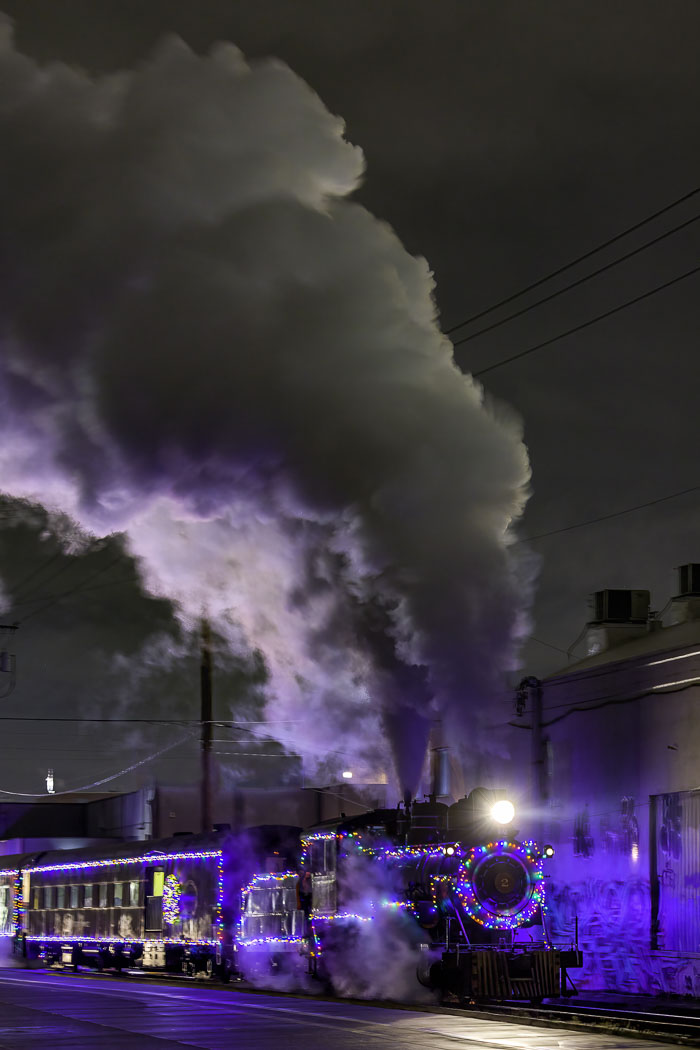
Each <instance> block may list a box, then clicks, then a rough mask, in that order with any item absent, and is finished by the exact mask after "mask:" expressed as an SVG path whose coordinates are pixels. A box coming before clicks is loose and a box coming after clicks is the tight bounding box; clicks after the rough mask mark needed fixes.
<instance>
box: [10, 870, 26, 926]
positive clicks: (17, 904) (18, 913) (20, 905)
mask: <svg viewBox="0 0 700 1050" xmlns="http://www.w3.org/2000/svg"><path fill="white" fill-rule="evenodd" d="M23 919H24V900H23V897H22V872H21V871H20V870H18V871H17V873H16V874H15V898H14V906H13V911H12V926H13V929H14V931H15V935H17V934H20V933H21V932H22V926H23V924H24V923H23Z"/></svg>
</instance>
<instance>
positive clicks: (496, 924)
mask: <svg viewBox="0 0 700 1050" xmlns="http://www.w3.org/2000/svg"><path fill="white" fill-rule="evenodd" d="M490 857H513V858H514V859H515V860H517V861H518V862H519V863H520V865H521V866H522V868H523V869H524V871H525V874H526V876H527V891H526V896H525V899H524V900H523V901H522V903H521V904H519V905H518V908H517V911H514V910H513V909H509V910H504V911H503V912H501V913H500V914H494V913H493V912H491V911H489V910H488V909H487V908H486V907H485V906H484V904H483V903H482V902H481V901H480V900H479V898H478V897H477V895H476V891H475V889H474V877H475V875H476V873H477V870H478V868H479V865H480V864H481V863H482V862H483V861H484V860H486V859H487V858H490ZM455 889H456V891H457V895H458V897H459V899H460V901H461V903H462V905H463V907H464V909H465V911H466V912H467V914H468V915H469V917H470V918H471V919H473V920H474V921H475V922H478V923H479V924H480V925H481V926H484V927H486V928H487V929H493V930H516V929H517V928H518V927H519V926H522V925H523V924H524V923H525V922H527V921H528V920H529V919H532V918H533V917H534V916H535V914H536V913H537V909H538V908H540V907H541V906H542V905H543V904H544V875H543V874H542V856H541V854H540V853H539V851H538V850H537V848H536V847H535V844H534V843H533V842H520V843H518V842H509V841H507V840H505V839H504V840H502V841H501V842H489V843H487V844H486V845H485V846H474V847H473V849H471V850H470V851H469V853H467V855H466V856H465V858H464V860H463V861H462V863H461V864H460V870H459V875H458V876H457V879H456V882H455Z"/></svg>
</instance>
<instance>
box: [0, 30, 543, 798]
mask: <svg viewBox="0 0 700 1050" xmlns="http://www.w3.org/2000/svg"><path fill="white" fill-rule="evenodd" d="M0 84H1V85H2V90H1V91H0V133H1V135H2V141H3V164H2V171H1V172H0V189H1V192H0V224H1V225H2V229H3V239H2V244H0V341H1V342H0V345H1V354H0V403H1V406H2V407H1V410H0V436H1V438H2V440H1V441H0V470H1V472H2V486H3V489H4V490H5V492H6V493H8V494H10V495H11V496H13V497H17V498H27V499H30V500H34V501H37V502H39V503H41V504H43V505H44V506H47V507H49V508H52V509H53V508H55V509H60V510H61V511H62V512H64V513H67V514H69V515H70V516H71V517H72V518H73V519H74V520H75V521H77V522H78V523H79V524H80V525H81V526H82V527H83V528H84V529H85V530H87V531H88V532H91V533H93V534H98V535H104V534H107V533H111V532H114V531H123V532H124V533H125V535H126V537H127V541H128V545H129V548H130V550H131V551H132V552H133V554H134V555H135V556H136V557H137V558H138V559H139V560H140V564H141V568H142V573H143V576H144V580H145V581H146V583H147V585H148V587H149V588H150V589H151V591H152V592H153V593H156V594H159V595H165V596H168V597H170V598H171V599H173V600H174V601H175V602H176V603H177V604H178V608H179V609H180V610H181V613H182V616H183V618H185V619H188V618H193V617H198V616H200V615H201V613H202V611H203V610H206V612H207V614H208V615H209V616H210V617H211V619H212V620H213V621H214V622H215V623H216V626H217V629H218V630H219V631H221V632H223V633H224V634H225V635H226V638H227V640H228V643H229V644H230V646H231V647H232V648H233V649H235V650H236V651H239V652H242V653H245V652H253V651H257V652H259V653H261V654H262V656H263V657H264V662H265V666H266V670H267V683H266V690H267V697H268V708H267V715H268V717H269V718H270V719H274V720H287V722H286V725H287V727H288V728H287V730H286V732H284V733H283V732H280V734H279V735H280V736H281V739H282V740H283V742H285V743H286V744H287V745H288V746H290V747H291V748H293V749H295V750H298V751H301V752H302V753H306V754H308V755H309V756H318V755H319V754H323V755H329V754H330V755H333V754H335V753H336V752H342V754H341V755H340V756H339V758H338V762H339V763H340V764H342V765H340V766H339V768H344V767H346V766H347V764H348V763H349V762H351V761H352V762H354V763H355V768H356V769H357V770H358V773H359V774H362V772H363V771H369V770H371V769H372V767H373V766H374V765H376V763H379V762H382V761H384V760H385V758H386V756H385V754H384V752H383V745H382V743H381V741H382V740H383V739H386V737H387V734H388V736H389V738H390V740H391V741H392V744H393V749H394V757H395V762H396V768H397V775H398V779H399V783H400V786H401V787H402V788H404V787H405V788H409V789H413V788H415V786H416V782H417V779H418V775H419V772H420V766H421V764H422V760H423V755H424V751H425V741H426V733H427V727H428V725H429V723H430V720H431V719H432V718H435V717H438V716H439V717H442V719H443V721H444V722H445V723H446V724H447V725H448V726H452V727H454V728H458V727H459V726H460V725H461V724H466V723H468V724H469V725H470V727H471V735H472V739H474V733H475V729H474V726H475V717H476V713H477V711H478V709H479V708H480V707H482V706H483V705H484V704H485V703H487V702H488V700H489V698H490V697H491V696H492V695H493V694H494V691H495V690H496V689H497V688H498V682H499V675H500V673H501V672H502V671H503V669H504V668H507V667H508V666H511V665H512V664H513V659H514V652H515V648H516V645H517V641H518V637H519V635H521V634H522V632H523V631H524V629H525V623H524V618H525V610H526V606H527V601H528V589H529V584H528V581H527V579H525V576H526V575H527V573H525V572H524V570H523V569H522V566H520V565H519V564H518V562H517V561H516V559H515V558H514V556H513V549H512V546H511V543H512V533H511V529H512V526H513V523H514V522H515V521H516V520H517V519H518V517H519V516H520V515H521V513H522V510H523V507H524V504H525V501H526V498H527V485H528V480H529V465H528V459H527V454H526V450H525V447H524V445H523V442H522V439H521V428H520V423H519V421H518V420H517V419H516V418H515V417H514V416H513V415H512V414H511V413H510V412H508V411H506V410H504V409H502V408H500V407H496V406H494V405H492V404H490V403H489V402H488V401H487V399H486V398H485V395H484V392H483V390H482V389H481V387H480V386H479V384H478V383H476V382H474V381H473V380H472V379H471V377H469V376H465V375H463V374H462V373H461V372H460V371H459V370H458V368H457V367H456V366H455V363H454V360H453V356H452V346H451V344H450V342H449V341H448V340H447V339H446V338H445V337H444V336H443V335H442V334H441V332H440V330H439V327H438V325H437V321H436V307H435V302H434V299H433V295H432V292H433V281H432V275H431V273H430V271H429V269H428V266H427V264H426V262H425V261H424V260H423V259H421V258H414V257H412V256H411V255H409V254H408V253H407V252H406V250H405V249H404V248H403V247H402V245H401V243H400V241H399V240H398V238H397V237H396V235H395V234H394V233H393V231H392V230H391V229H390V228H389V227H388V226H386V225H385V224H384V223H382V222H380V221H378V220H377V219H375V218H374V217H373V216H372V215H370V214H368V212H367V211H366V210H365V209H364V208H363V207H361V206H360V205H359V204H357V203H356V202H354V201H353V200H352V198H351V195H352V193H353V191H354V190H355V189H356V187H357V186H358V184H359V181H360V178H361V176H362V172H363V163H364V162H363V156H362V153H361V151H360V150H359V149H358V148H357V147H355V146H352V145H350V144H349V143H348V142H347V141H346V140H345V138H344V137H343V130H344V129H343V124H342V122H341V120H339V119H338V118H337V117H334V116H332V115H331V114H330V113H329V112H328V111H327V110H326V109H325V107H324V106H323V104H322V103H321V101H320V100H319V98H318V97H317V96H316V95H315V94H314V93H313V91H312V90H311V89H310V88H309V87H308V86H307V85H306V84H305V83H304V82H303V81H302V80H300V79H299V78H298V77H297V76H295V75H294V74H293V73H292V72H291V71H290V70H289V69H288V68H287V67H286V66H285V65H283V64H281V63H280V62H276V61H264V62H258V63H255V64H248V63H247V62H246V61H245V59H244V58H243V56H242V55H241V53H240V52H239V51H238V50H237V49H236V48H235V47H233V46H232V45H228V44H225V45H220V46H217V47H216V48H215V49H214V50H213V51H212V52H211V54H209V55H208V56H206V57H199V56H197V55H195V54H193V53H192V51H190V50H189V48H188V47H187V46H186V45H185V44H184V43H183V42H182V41H181V40H179V39H174V38H171V39H167V40H165V41H164V42H163V43H162V45H161V46H160V47H159V48H158V49H157V50H156V52H155V53H154V55H153V56H152V58H151V59H150V60H149V61H147V62H145V63H144V64H143V65H141V66H140V67H139V68H137V69H136V70H134V71H133V72H125V73H120V74H118V75H110V76H104V77H101V78H97V79H94V78H91V77H89V76H88V75H86V74H84V73H81V72H78V71H75V70H71V69H69V68H67V67H65V66H63V65H60V64H53V65H50V66H47V67H45V68H40V67H39V66H37V65H36V64H35V63H34V62H33V61H32V60H30V59H29V58H28V57H26V56H24V55H22V54H21V53H19V52H18V51H17V50H16V49H15V47H14V44H13V41H12V34H11V31H10V27H9V24H3V25H2V29H1V38H0Z"/></svg>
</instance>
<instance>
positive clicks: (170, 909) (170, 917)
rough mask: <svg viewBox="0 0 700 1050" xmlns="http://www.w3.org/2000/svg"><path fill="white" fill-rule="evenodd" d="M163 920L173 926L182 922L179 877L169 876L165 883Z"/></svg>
mask: <svg viewBox="0 0 700 1050" xmlns="http://www.w3.org/2000/svg"><path fill="white" fill-rule="evenodd" d="M163 918H164V919H165V921H166V922H167V923H169V925H171V926H172V925H174V924H175V923H176V922H179V921H180V883H179V882H178V879H177V875H168V877H167V878H166V880H165V882H164V883H163Z"/></svg>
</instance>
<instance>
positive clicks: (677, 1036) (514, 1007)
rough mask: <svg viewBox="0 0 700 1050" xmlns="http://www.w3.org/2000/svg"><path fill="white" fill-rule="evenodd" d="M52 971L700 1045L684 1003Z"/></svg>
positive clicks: (698, 1026)
mask: <svg viewBox="0 0 700 1050" xmlns="http://www.w3.org/2000/svg"><path fill="white" fill-rule="evenodd" d="M47 972H51V973H52V974H61V973H65V974H66V976H69V977H81V978H84V979H88V980H102V981H120V982H122V983H123V982H124V981H125V980H138V981H144V982H153V983H154V984H155V983H158V984H161V983H163V984H169V985H172V984H183V983H186V984H190V985H191V984H196V985H197V986H198V987H207V986H208V987H210V988H211V989H212V990H215V989H219V990H222V991H223V990H227V991H229V992H231V993H232V994H235V993H236V991H237V990H238V991H244V992H246V993H256V994H260V995H274V996H279V997H283V998H303V999H309V998H316V999H322V1000H327V1001H330V1002H351V1003H358V1004H360V1003H361V1004H363V1005H365V1006H379V1007H386V1006H391V1007H394V1008H397V1009H403V1010H417V1011H420V1012H425V1013H439V1014H451V1015H457V1016H464V1017H478V1018H484V1019H489V1020H500V1021H509V1022H511V1023H514V1024H528V1025H532V1026H534V1027H544V1028H569V1029H571V1030H573V1031H597V1032H609V1033H613V1034H617V1035H621V1034H624V1035H629V1036H638V1037H640V1038H645V1039H651V1038H653V1039H656V1040H658V1041H661V1042H665V1043H671V1044H674V1045H676V1046H700V1015H698V1016H695V1015H693V1014H691V1013H685V1014H684V1013H683V1012H682V1009H683V1008H682V1006H679V1009H678V1011H677V1012H673V1013H662V1012H660V1011H639V1010H624V1009H617V1008H609V1007H605V1006H601V1005H597V1004H591V1003H572V1004H571V1005H569V1004H567V1005H562V1004H559V1003H553V1004H551V1005H548V1004H543V1005H541V1006H531V1005H529V1004H528V1003H517V1004H515V1003H489V1004H483V1003H482V1004H478V1005H476V1004H475V1005H465V1004H459V1003H454V1004H453V1003H441V1004H435V1005H431V1004H426V1003H405V1002H393V1001H392V1002H387V1001H386V1000H366V999H363V1000H354V999H340V998H338V997H335V996H331V995H318V996H309V995H307V994H304V993H302V992H288V991H279V990H277V989H275V988H255V987H253V986H252V985H248V984H246V983H245V982H237V981H234V982H232V983H231V984H223V983H221V982H218V981H208V980H202V979H198V978H196V977H187V976H185V975H180V974H163V973H146V972H143V971H138V970H130V971H123V972H122V973H121V974H112V973H97V972H95V971H90V970H84V971H78V972H77V973H76V972H74V971H73V970H72V969H65V970H62V969H60V968H57V969H53V968H52V969H51V970H50V971H47Z"/></svg>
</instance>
